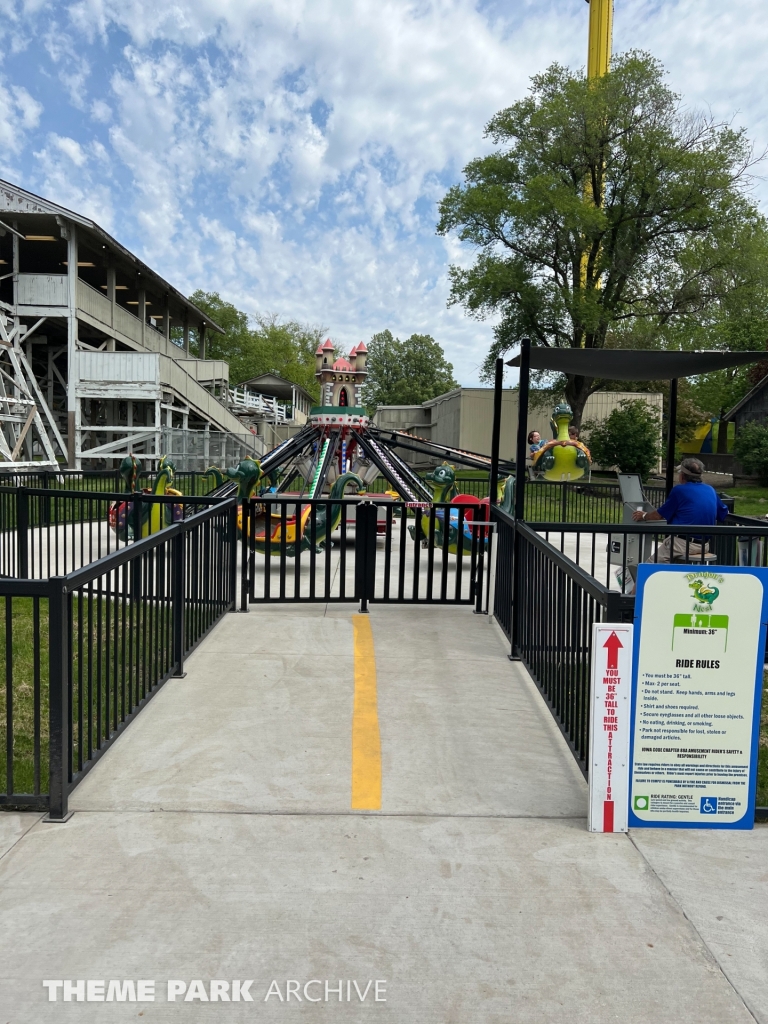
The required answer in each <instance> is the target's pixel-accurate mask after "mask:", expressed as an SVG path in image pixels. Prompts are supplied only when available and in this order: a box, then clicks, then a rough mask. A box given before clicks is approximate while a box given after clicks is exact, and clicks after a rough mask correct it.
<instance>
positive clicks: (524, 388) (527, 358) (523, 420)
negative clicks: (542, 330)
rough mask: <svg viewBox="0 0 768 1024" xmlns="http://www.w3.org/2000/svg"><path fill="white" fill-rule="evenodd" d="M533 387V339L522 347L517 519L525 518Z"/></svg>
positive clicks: (517, 459)
mask: <svg viewBox="0 0 768 1024" xmlns="http://www.w3.org/2000/svg"><path fill="white" fill-rule="evenodd" d="M530 385H531V339H530V338H523V341H522V344H521V345H520V388H519V391H518V406H517V455H516V457H515V519H524V518H525V446H526V443H527V436H526V435H527V433H528V392H529V390H530Z"/></svg>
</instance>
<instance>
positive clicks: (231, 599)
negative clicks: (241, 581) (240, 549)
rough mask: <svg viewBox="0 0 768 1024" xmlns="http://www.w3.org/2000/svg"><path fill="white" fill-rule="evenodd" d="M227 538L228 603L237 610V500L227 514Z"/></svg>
mask: <svg viewBox="0 0 768 1024" xmlns="http://www.w3.org/2000/svg"><path fill="white" fill-rule="evenodd" d="M245 505H246V502H245V501H243V509H245ZM243 525H244V524H243ZM227 539H228V541H229V594H228V601H227V603H228V605H229V607H230V610H231V611H233V612H234V611H237V502H233V504H232V506H231V508H230V510H229V515H228V516H227ZM246 607H247V606H246Z"/></svg>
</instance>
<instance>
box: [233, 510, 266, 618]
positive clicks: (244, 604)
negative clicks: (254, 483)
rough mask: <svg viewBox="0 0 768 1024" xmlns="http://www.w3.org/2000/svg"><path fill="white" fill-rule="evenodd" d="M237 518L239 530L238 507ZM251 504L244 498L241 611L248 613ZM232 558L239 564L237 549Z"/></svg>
mask: <svg viewBox="0 0 768 1024" xmlns="http://www.w3.org/2000/svg"><path fill="white" fill-rule="evenodd" d="M233 515H234V517H235V529H237V505H235V507H234V509H233ZM250 518H251V503H250V501H249V500H248V498H243V506H242V512H241V518H240V611H241V612H247V611H248V590H249V588H248V569H249V568H250V559H249V558H248V534H249V532H250ZM265 530H266V534H265V536H266V537H268V536H269V523H267V525H266V527H265ZM232 557H233V559H234V561H235V562H237V547H235V548H234V549H233V551H232Z"/></svg>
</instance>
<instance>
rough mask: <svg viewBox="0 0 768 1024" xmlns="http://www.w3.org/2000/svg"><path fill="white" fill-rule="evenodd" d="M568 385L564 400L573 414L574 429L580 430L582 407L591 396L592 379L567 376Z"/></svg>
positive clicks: (582, 414)
mask: <svg viewBox="0 0 768 1024" xmlns="http://www.w3.org/2000/svg"><path fill="white" fill-rule="evenodd" d="M567 376H568V383H567V384H566V386H565V399H566V401H567V402H568V405H570V407H571V412H572V413H573V425H574V427H578V428H579V429H580V428H581V420H582V417H583V416H584V406H585V405H586V404H587V399H588V398H589V396H590V395H591V394H592V385H593V384H594V378H593V377H575V376H572V375H571V374H568V375H567Z"/></svg>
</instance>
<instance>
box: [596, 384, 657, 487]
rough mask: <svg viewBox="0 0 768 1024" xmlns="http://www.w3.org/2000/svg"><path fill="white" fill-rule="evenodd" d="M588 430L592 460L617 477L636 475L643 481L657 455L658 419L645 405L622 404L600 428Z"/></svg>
mask: <svg viewBox="0 0 768 1024" xmlns="http://www.w3.org/2000/svg"><path fill="white" fill-rule="evenodd" d="M585 426H588V427H589V442H588V443H589V448H590V452H591V454H592V458H593V459H594V460H595V462H597V463H599V464H600V465H601V466H604V467H605V468H606V469H608V468H609V467H611V466H615V467H618V470H619V472H620V473H639V474H640V477H641V479H643V480H645V478H646V477H647V476H648V474H649V473H650V472H651V470H652V469H653V468H654V466H656V465H657V463H658V460H659V453H660V439H659V418H658V414H657V413H656V411H655V410H653V409H649V408H648V406H647V405H646V404H645V402H641V401H638V400H635V401H630V400H625V401H623V402H622V403H621V405H620V406H619V408H618V409H614V410H613V412H612V413H611V414H610V416H608V418H607V419H606V420H605V421H604V422H603V423H600V424H592V425H591V426H590V425H588V424H585Z"/></svg>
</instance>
